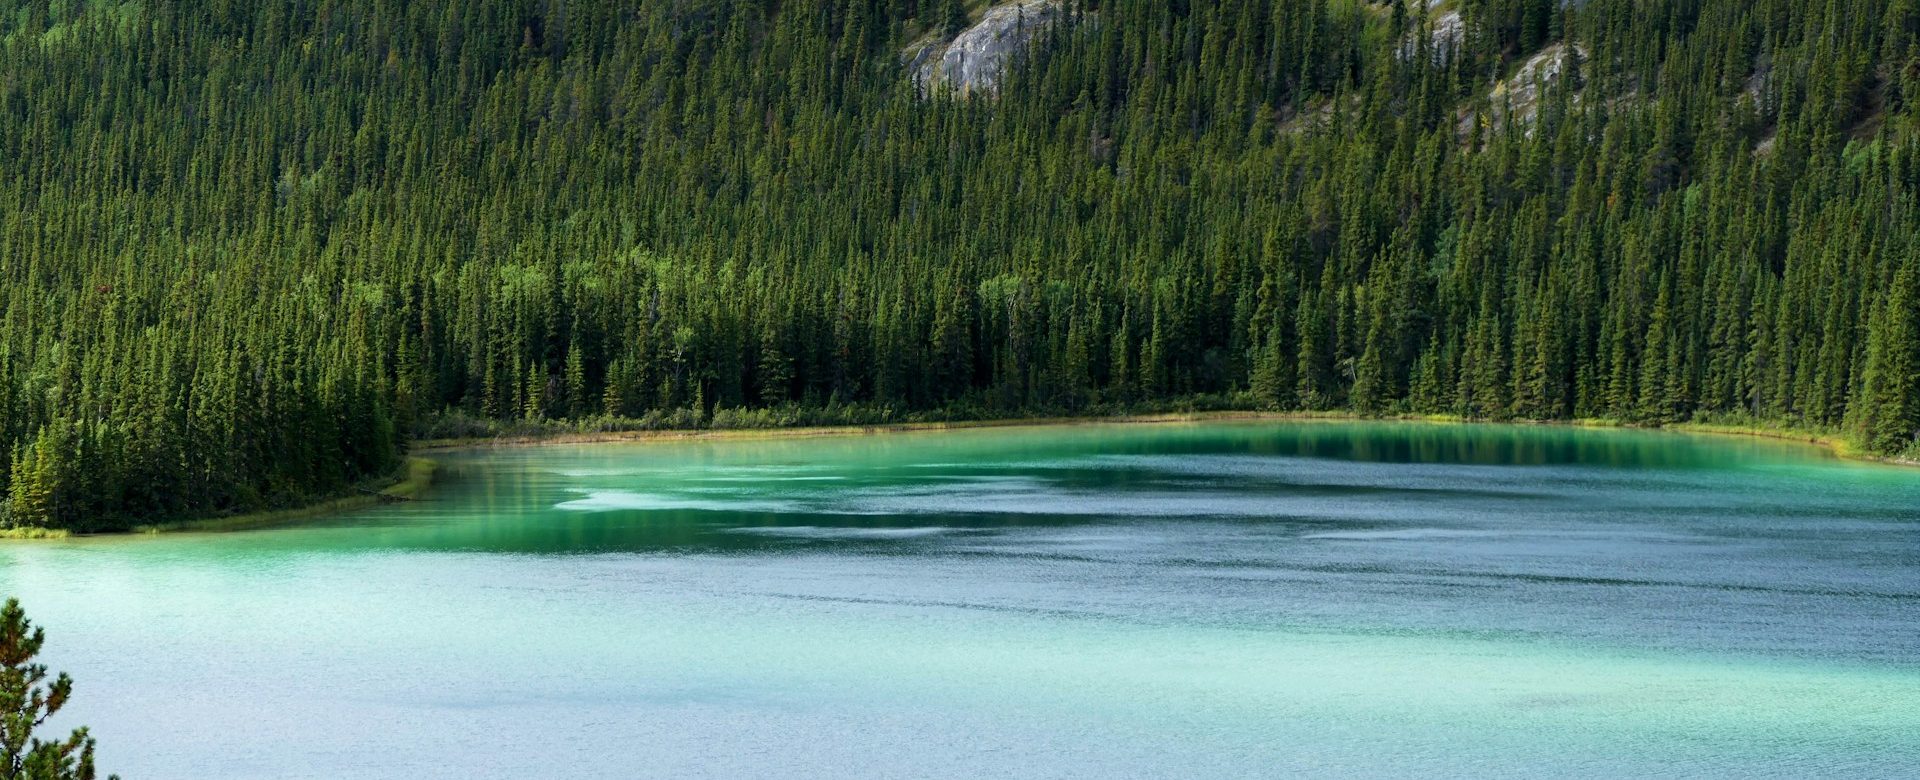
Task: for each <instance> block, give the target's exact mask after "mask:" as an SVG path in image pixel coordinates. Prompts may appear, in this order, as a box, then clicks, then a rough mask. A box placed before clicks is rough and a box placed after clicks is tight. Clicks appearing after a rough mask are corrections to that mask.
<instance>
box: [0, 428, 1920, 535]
mask: <svg viewBox="0 0 1920 780" xmlns="http://www.w3.org/2000/svg"><path fill="white" fill-rule="evenodd" d="M1260 420H1272V421H1281V422H1364V421H1399V422H1425V423H1434V424H1443V425H1488V424H1494V425H1501V424H1505V425H1540V426H1566V427H1577V428H1620V429H1641V430H1663V431H1671V432H1675V433H1693V434H1706V435H1712V436H1745V437H1757V438H1766V439H1776V440H1782V441H1791V442H1798V443H1804V444H1812V445H1815V446H1818V447H1821V448H1823V449H1825V450H1827V451H1828V452H1830V453H1832V454H1833V455H1834V456H1835V457H1838V458H1841V459H1843V460H1852V461H1862V462H1871V463H1882V464H1890V465H1896V466H1905V467H1920V460H1915V459H1912V458H1905V457H1890V456H1882V455H1874V454H1871V453H1866V452H1863V451H1861V449H1860V448H1859V447H1858V445H1856V444H1855V443H1854V442H1853V441H1851V440H1850V439H1848V438H1847V437H1845V436H1843V435H1840V434H1837V433H1833V432H1821V431H1810V430H1804V429H1797V428H1792V427H1788V426H1782V425H1770V424H1766V423H1759V422H1753V421H1746V420H1741V421H1698V422H1680V423H1669V424H1666V425H1640V424H1634V423H1626V422H1621V421H1617V420H1605V419H1576V420H1504V421H1502V420H1478V419H1470V418H1465V417H1460V416H1456V415H1416V414H1402V415H1365V414H1359V413H1356V412H1345V411H1323V412H1272V411H1258V410H1209V411H1190V412H1159V413H1143V414H1118V415H1109V416H1041V417H1009V418H997V419H980V420H952V421H938V422H898V423H875V424H870V425H798V426H789V427H773V428H679V429H650V430H629V431H553V432H532V433H527V432H519V433H513V434H507V435H500V436H490V437H489V436H474V437H463V438H444V439H424V440H418V441H415V442H413V444H412V446H411V447H410V448H409V451H410V452H411V453H412V454H411V455H410V456H409V457H408V458H407V460H406V463H405V465H404V466H403V467H402V468H401V470H400V472H399V473H397V474H395V475H394V476H393V477H392V478H390V479H389V480H386V481H383V482H382V483H380V485H379V487H377V488H376V487H371V486H369V487H363V488H361V489H360V492H359V493H358V494H356V495H348V496H340V497H336V498H332V499H329V500H326V501H321V502H318V503H314V504H310V505H307V506H302V507H293V508H288V509H277V510H271V511H265V512H253V513H248V514H242V515H230V516H226V517H212V518H205V519H200V520H184V521H178V522H172V523H159V524H154V525H145V526H137V527H135V528H133V529H132V530H131V531H128V532H126V533H125V534H100V535H101V536H120V535H126V534H161V533H182V532H221V531H245V530H258V529H264V528H273V527H278V526H284V525H291V524H294V523H297V522H299V521H302V520H309V519H313V518H318V517H326V516H329V515H335V514H339V513H343V512H349V511H353V510H356V509H364V508H366V507H369V506H373V505H375V504H378V503H381V502H383V501H401V500H412V499H416V498H418V497H419V496H420V495H421V494H423V493H425V492H426V491H427V490H428V489H429V488H430V487H432V484H433V479H434V473H435V471H436V469H437V467H438V464H437V463H436V462H435V461H434V460H433V459H432V458H430V457H423V455H430V454H433V453H446V452H458V451H466V450H490V449H507V448H521V447H541V446H563V445H578V444H639V443H647V442H659V441H700V440H754V439H786V438H806V437H821V436H879V435H887V434H896V433H922V432H935V431H957V430H976V429H987V428H1026V427H1047V426H1067V425H1112V424H1119V425H1152V424H1171V423H1203V422H1232V421H1260ZM71 536H73V534H71V533H70V532H68V531H66V530H64V529H49V528H12V529H4V530H0V541H4V540H52V539H66V538H70V537H71Z"/></svg>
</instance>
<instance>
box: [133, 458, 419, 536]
mask: <svg viewBox="0 0 1920 780" xmlns="http://www.w3.org/2000/svg"><path fill="white" fill-rule="evenodd" d="M438 468H439V464H437V463H435V462H434V461H433V460H431V459H428V458H417V457H409V458H407V459H406V462H405V463H403V464H402V465H401V467H400V470H399V471H398V472H396V473H395V474H394V475H393V476H392V477H390V478H389V479H387V480H384V481H383V482H381V483H379V487H377V488H376V487H373V486H363V487H361V488H358V492H357V493H356V494H354V495H347V496H340V497H337V498H332V499H328V500H326V501H321V502H319V503H315V504H308V505H306V506H297V507H291V508H287V509H274V510H269V511H265V512H249V513H246V514H240V515H228V516H226V517H209V518H203V519H199V520H181V521H177V522H172V523H156V524H153V525H142V526H135V527H134V528H133V529H132V530H131V531H128V533H133V534H161V533H179V532H213V531H247V530H255V529H260V528H272V527H275V526H281V525H289V524H292V523H294V522H298V521H300V520H309V519H312V518H315V517H324V516H327V515H333V514H339V513H341V512H349V511H352V510H355V509H365V508H367V507H369V506H373V505H375V504H379V503H381V502H385V501H410V500H414V499H416V498H418V497H419V496H420V495H421V494H422V493H424V492H426V490H427V489H428V488H430V487H432V485H433V476H434V472H435V471H437V470H438ZM106 535H112V534H106Z"/></svg>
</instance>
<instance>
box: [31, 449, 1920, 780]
mask: <svg viewBox="0 0 1920 780" xmlns="http://www.w3.org/2000/svg"><path fill="white" fill-rule="evenodd" d="M442 460H443V463H444V467H443V469H442V476H443V481H442V483H441V485H440V486H439V487H438V488H437V489H436V490H435V491H434V492H433V493H432V494H431V496H430V500H426V501H419V502H413V503H407V504H396V505H390V506H385V507H380V508H378V509H374V510H370V511H366V512H361V513H357V514H353V515H350V516H346V517H342V518H339V519H337V520H332V521H326V522H321V523H313V524H308V525H303V526H301V527H298V528H289V529H284V530H274V531H263V532H249V533H235V534H218V535H177V536H163V537H147V538H112V539H83V540H73V541H67V542H58V543H34V544H26V543H17V544H6V545H0V590H4V592H6V593H9V594H16V595H19V596H20V597H21V598H22V599H23V601H24V602H25V604H26V606H27V609H28V613H29V614H30V615H31V616H33V617H34V618H35V619H36V620H38V621H39V622H40V623H42V624H43V625H45V626H46V627H47V629H48V631H49V634H50V638H49V641H48V643H47V649H46V657H47V660H49V661H50V662H51V663H52V665H53V666H54V667H55V668H57V669H64V670H66V671H69V672H71V673H72V674H73V675H74V677H75V678H76V680H77V681H78V688H77V698H76V700H75V703H74V704H72V706H71V707H70V708H69V712H70V713H71V714H72V716H73V719H72V722H85V723H87V724H90V725H91V726H92V727H93V730H94V733H95V735H96V736H98V737H99V739H100V741H101V760H102V765H103V768H105V769H107V770H110V771H115V772H119V773H120V774H122V775H123V776H124V777H126V778H127V779H128V780H135V778H222V777H232V778H262V777H315V778H320V777H325V778H356V777H570V778H579V777H608V778H624V777H1048V778H1053V777H1063V778H1064V777H1072V778H1078V777H1086V778H1111V777H1164V778H1188V777H1274V776H1289V775H1297V774H1314V775H1322V776H1335V777H1368V776H1398V777H1404V776H1420V777H1434V776H1448V777H1499V776H1511V777H1551V776H1564V777H1628V776H1634V777H1640V776H1688V777H1697V776H1703V775H1711V776H1745V777H1752V776H1777V777H1806V776H1852V777H1900V776H1920V471H1911V470H1904V469H1897V468H1892V467H1883V466H1874V465H1863V464H1856V463H1847V462H1842V461H1839V460H1836V459H1833V458H1831V457H1829V456H1827V455H1825V454H1824V453H1822V452H1821V451H1818V450H1815V449H1812V448H1807V447H1801V446H1796V445H1788V444H1782V443H1777V442H1767V441H1762V440H1747V439H1734V438H1717V437H1694V436H1683V435H1677V434H1664V433H1652V432H1634V431H1595V430H1578V429H1567V428H1524V427H1498V426H1441V425H1422V424H1387V423H1381V424H1372V423H1364V424H1363V423H1222V424H1206V425H1131V426H1078V427H1065V428H1018V429H995V430H972V431H958V432H948V433H923V434H922V433H916V434H898V435H887V436H866V437H833V438H808V439H775V440H741V441H688V442H675V443H653V444H640V445H598V446H582V447H546V448H530V449H519V450H507V451H497V452H482V453H463V454H457V455H447V456H443V457H442Z"/></svg>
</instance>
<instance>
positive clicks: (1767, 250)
mask: <svg viewBox="0 0 1920 780" xmlns="http://www.w3.org/2000/svg"><path fill="white" fill-rule="evenodd" d="M1069 4H1070V5H1071V6H1072V8H1071V9H1070V12H1069V13H1068V14H1067V16H1068V17H1069V18H1070V19H1072V20H1073V21H1071V22H1069V23H1067V24H1066V25H1065V26H1063V27H1060V28H1056V29H1055V30H1054V31H1053V32H1052V33H1050V34H1047V35H1044V36H1042V37H1041V38H1040V39H1039V40H1038V42H1037V43H1036V44H1035V46H1034V48H1033V50H1032V51H1031V52H1030V53H1029V56H1026V57H1023V58H1017V60H1018V62H1017V66H1016V67H1015V69H1014V70H1013V72H1010V73H1009V74H1007V76H1006V78H1004V79H1003V80H1002V83H1001V88H1000V89H999V90H998V94H997V95H977V96H975V97H972V98H949V97H944V96H943V97H934V98H928V97H927V96H923V95H922V94H920V91H919V90H918V89H917V88H916V87H915V86H914V83H913V79H912V77H911V75H910V74H909V73H908V72H907V69H906V65H905V64H904V63H902V62H901V61H900V56H901V54H900V52H901V51H902V50H903V48H904V47H906V46H907V44H908V43H910V41H909V40H907V39H908V38H910V37H917V36H918V35H920V34H922V33H923V32H924V31H928V30H941V29H943V28H949V27H950V26H951V24H952V23H953V21H954V20H955V19H956V18H957V17H956V16H955V9H956V8H960V7H961V4H960V3H955V2H948V1H947V0H804V1H789V2H783V3H766V2H758V1H757V0H684V1H683V2H672V3H667V2H643V1H642V0H623V1H621V2H605V1H604V0H553V1H552V2H529V1H528V0H458V1H457V2H453V3H450V4H449V3H440V4H433V3H389V2H376V0H332V1H330V2H321V0H291V2H273V3H268V2H256V1H255V0H240V1H239V2H227V3H178V2H150V3H127V4H114V3H106V2H84V3H82V2H54V1H52V0H0V279H4V280H5V285H4V286H0V480H3V481H4V483H3V484H0V488H4V489H5V491H6V495H7V499H6V501H5V502H4V504H5V506H6V507H7V509H6V512H5V521H4V522H5V523H6V524H7V525H8V526H9V527H20V528H40V527H45V528H69V529H75V530H81V531H86V530H112V529H120V528H127V527H131V526H133V525H137V524H145V523H157V522H165V521H168V520H172V519H178V518H182V517H187V516H195V515H205V514H224V513H237V512H246V511H255V510H260V509H266V508H272V507H278V506H286V505H291V504H297V503H300V502H303V501H309V500H312V499H314V498H316V497H320V496H326V495H331V494H335V493H339V492H342V491H345V490H348V489H349V488H350V487H351V486H353V485H356V484H358V483H360V482H361V481H363V480H365V479H368V478H370V477H376V476H378V475H384V474H388V473H391V472H392V471H393V469H394V468H395V466H396V465H397V464H398V463H399V462H400V458H401V457H403V449H404V443H405V441H406V440H407V438H408V437H409V435H421V434H424V435H430V436H431V435H442V434H446V433H448V432H450V431H451V432H454V433H457V432H458V429H462V428H465V429H472V430H481V431H497V430H502V429H517V428H527V429H546V428H556V427H558V428H568V427H578V426H592V425H600V424H619V425H626V424H629V423H626V422H620V423H607V422H605V421H612V420H619V421H632V420H641V421H646V422H644V423H642V424H644V425H647V426H653V425H669V424H671V425H692V426H708V425H740V426H757V425H775V424H788V423H791V422H797V421H804V420H808V419H814V418H816V417H818V418H821V419H829V420H831V419H841V418H842V417H841V415H840V413H829V412H828V411H825V410H848V409H855V410H866V411H862V412H861V413H860V414H859V415H856V417H857V418H859V419H862V420H864V419H868V418H869V416H871V417H872V418H873V419H881V420H892V419H907V418H912V417H915V416H929V417H943V418H944V417H959V416H966V415H975V416H1005V415H1013V414H1020V413H1035V412H1042V413H1075V412H1081V413H1085V412H1091V411H1094V410H1099V409H1113V408H1126V407H1131V406H1133V405H1151V404H1155V403H1160V402H1165V401H1167V400H1168V399H1176V398H1186V397H1197V396H1204V397H1217V398H1234V399H1241V400H1243V401H1244V403H1246V404H1247V405H1253V406H1260V407H1270V408H1283V409H1328V408H1351V409H1356V410H1362V411H1367V412H1375V413H1398V412H1416V413H1422V414H1446V415H1455V416H1463V417H1483V418H1564V417H1582V418H1608V419H1615V420H1622V421H1629V422H1669V421H1683V420H1689V419H1698V418H1700V417H1701V416H1703V415H1716V414H1732V413H1740V414H1744V415H1747V416H1749V417H1751V418H1754V419H1762V420H1769V421H1777V422H1779V423H1780V424H1782V425H1788V426H1799V427H1807V428H1822V429H1825V428H1837V427H1845V428H1846V429H1848V430H1849V431H1851V432H1852V434H1853V435H1854V436H1857V437H1859V438H1861V439H1862V440H1863V441H1864V442H1866V443H1868V444H1869V445H1870V446H1871V447H1872V448H1873V449H1874V450H1875V451H1879V452H1895V451H1899V450H1902V449H1906V448H1908V447H1910V446H1912V444H1911V443H1912V441H1913V436H1912V434H1913V431H1914V430H1915V429H1916V428H1920V425H1917V424H1916V422H1915V416H1916V413H1917V412H1916V410H1917V409H1920V400H1916V398H1915V395H1916V393H1917V392H1920V387H1916V384H1915V380H1914V371H1913V369H1912V366H1914V365H1915V364H1916V358H1915V356H1914V348H1915V342H1916V341H1917V340H1920V325H1917V324H1916V322H1915V317H1914V309H1915V308H1916V306H1920V293H1916V292H1914V291H1913V290H1912V289H1911V288H1912V283H1911V282H1910V281H1901V280H1903V279H1907V278H1909V277H1911V275H1912V273H1913V272H1912V271H1908V270H1903V269H1907V268H1909V267H1910V266H1911V265H1912V263H1910V262H1908V261H1906V260H1905V258H1907V257H1909V256H1911V255H1913V254H1914V253H1915V252H1917V251H1920V247H1916V246H1914V244H1915V242H1916V239H1917V238H1920V197H1916V194H1917V193H1916V190H1917V189H1920V136H1916V134H1915V133H1914V132H1913V128H1914V127H1915V125H1914V119H1915V117H1916V115H1917V114H1916V111H1920V103H1916V102H1915V100H1914V99H1913V98H1912V96H1913V95H1917V94H1920V80H1916V78H1915V77H1914V75H1913V74H1914V73H1916V72H1920V71H1916V69H1915V67H1914V66H1913V63H1916V62H1920V34H1916V32H1915V31H1916V30H1920V15H1917V14H1920V12H1916V11H1915V10H1913V9H1914V4H1912V3H1904V2H1903V3H1895V4H1892V5H1891V6H1889V4H1888V3H1886V2H1885V0H1834V2H1831V3H1824V4H1809V3H1805V2H1802V0H1589V2H1585V3H1574V4H1563V3H1561V2H1559V1H1558V0H1475V1H1474V2H1467V1H1465V0H1462V2H1458V3H1443V4H1441V5H1440V6H1437V7H1434V8H1429V7H1427V4H1426V3H1419V2H1416V3H1410V4H1408V5H1407V6H1406V7H1404V8H1401V9H1399V10H1398V11H1396V10H1394V9H1393V8H1392V7H1391V6H1388V5H1382V4H1377V3H1368V2H1358V1H1357V0H1220V1H1219V2H1205V3H1200V2H1166V1H1165V0H1102V1H1101V2H1097V3H1096V2H1088V1H1086V0H1070V2H1069ZM1455 10H1457V11H1458V12H1459V15H1458V17H1453V16H1451V15H1450V14H1451V12H1453V11H1455ZM1541 52H1562V53H1565V54H1566V55H1567V60H1566V61H1565V62H1564V64H1563V67H1561V68H1560V69H1559V70H1558V71H1557V72H1554V73H1553V74H1552V75H1551V76H1548V75H1544V74H1545V73H1547V72H1548V71H1543V70H1541V69H1539V68H1535V69H1531V70H1529V71H1528V72H1531V73H1536V74H1543V75H1541V76H1540V77H1539V78H1536V79H1535V80H1534V82H1533V83H1531V84H1520V83H1518V82H1515V83H1513V84H1505V85H1504V86H1503V87H1502V88H1501V89H1498V90H1494V89H1490V86H1489V85H1491V84H1494V83H1497V82H1504V80H1507V79H1513V78H1514V77H1515V74H1517V73H1520V72H1521V71H1522V65H1523V64H1524V63H1526V62H1527V61H1528V60H1529V59H1530V58H1533V57H1534V56H1535V55H1536V54H1539V53H1541ZM1536 64H1538V63H1536ZM1522 87H1537V89H1533V90H1531V91H1529V90H1527V89H1522ZM1522 93H1528V94H1531V97H1530V98H1528V99H1527V100H1528V101H1530V102H1528V103H1527V105H1524V106H1523V105H1519V98H1518V97H1516V96H1518V95H1520V94H1522ZM1508 103H1514V105H1513V106H1509V105H1508ZM1902 274H1906V276H1902ZM1903 291H1904V292H1903Z"/></svg>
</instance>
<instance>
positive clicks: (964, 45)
mask: <svg viewBox="0 0 1920 780" xmlns="http://www.w3.org/2000/svg"><path fill="white" fill-rule="evenodd" d="M1065 16H1066V13H1065V9H1064V8H1063V7H1062V3H1061V0H1015V1H1014V2H1011V3H1007V4H1005V5H1000V6H995V7H993V8H991V9H988V10H987V12H986V14H985V15H983V16H982V17H981V18H980V22H979V23H978V24H975V25H974V26H972V27H969V28H967V29H966V30H965V31H963V32H961V33H960V34H959V35H958V36H955V37H954V39H953V40H952V41H949V42H946V43H940V42H937V41H929V42H925V43H923V44H921V45H920V46H918V47H917V48H915V49H910V50H909V51H908V53H907V57H908V59H907V64H908V65H909V67H910V68H911V69H912V71H913V74H914V79H915V81H917V82H918V83H919V84H920V88H921V89H922V90H924V91H926V92H928V93H936V92H941V91H944V90H949V89H951V90H953V91H954V92H955V93H958V94H962V95H969V94H974V93H984V94H992V93H993V92H994V91H995V90H997V89H998V88H999V82H1000V74H1001V71H1002V70H1004V69H1005V68H1006V66H1007V63H1008V62H1009V61H1011V59H1012V58H1013V56H1014V55H1015V54H1017V53H1019V52H1020V51H1021V50H1022V49H1024V48H1026V46H1027V44H1029V43H1031V42H1032V41H1033V39H1034V37H1035V36H1037V35H1039V34H1040V33H1041V32H1042V31H1044V30H1045V29H1046V28H1047V27H1048V26H1050V25H1052V24H1055V23H1057V22H1059V21H1061V20H1062V19H1064V18H1065Z"/></svg>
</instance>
